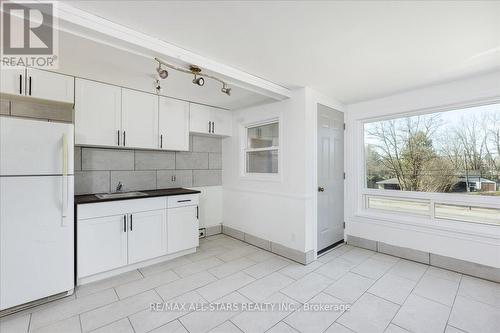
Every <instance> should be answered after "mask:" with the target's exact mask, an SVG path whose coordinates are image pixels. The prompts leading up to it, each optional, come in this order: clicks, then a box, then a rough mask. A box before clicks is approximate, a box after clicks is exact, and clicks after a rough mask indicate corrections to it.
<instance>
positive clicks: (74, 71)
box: [57, 31, 272, 109]
mask: <svg viewBox="0 0 500 333" xmlns="http://www.w3.org/2000/svg"><path fill="white" fill-rule="evenodd" d="M154 56H155V55H154V54H145V53H133V52H129V50H123V49H119V48H116V47H112V46H109V45H107V44H104V43H100V42H96V41H94V40H91V39H87V38H84V37H81V36H77V35H74V34H71V33H68V32H64V31H60V32H59V68H58V70H57V72H60V73H64V74H68V75H73V76H77V77H81V78H88V79H92V80H96V81H101V82H106V83H110V84H115V85H119V86H122V87H127V88H133V89H138V90H143V91H147V92H151V93H155V92H156V90H155V85H154V81H155V79H156V77H157V75H156V71H155V69H156V67H157V66H158V63H157V62H156V61H154V59H153V57H154ZM191 80H192V76H191V75H188V74H184V73H181V72H177V71H174V70H169V76H168V78H167V79H165V80H161V81H160V82H161V87H162V90H161V94H162V95H165V96H169V97H175V98H178V99H183V100H188V101H193V102H197V103H201V104H207V105H212V106H218V107H222V108H227V109H237V108H244V107H247V106H252V105H258V104H263V103H268V102H270V101H272V100H271V99H270V98H268V97H266V96H263V95H261V94H257V93H254V92H252V91H249V90H246V89H243V88H240V87H238V86H235V85H232V84H231V85H230V86H231V88H232V90H231V96H227V95H225V94H223V93H221V91H220V89H221V84H220V83H219V82H216V81H213V80H211V79H207V80H206V83H205V85H204V86H203V87H199V86H197V85H194V84H193V83H192V82H191Z"/></svg>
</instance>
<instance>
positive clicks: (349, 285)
mask: <svg viewBox="0 0 500 333" xmlns="http://www.w3.org/2000/svg"><path fill="white" fill-rule="evenodd" d="M153 302H160V303H161V302H168V303H171V302H180V303H183V302H185V303H188V304H191V303H194V304H207V303H208V302H224V303H228V304H229V303H231V304H232V303H244V304H251V303H252V302H266V303H270V304H291V305H294V306H295V309H299V310H295V311H294V310H293V309H290V308H288V309H283V308H282V309H279V310H276V311H267V312H257V311H240V312H238V311H227V309H226V311H217V312H203V311H190V309H179V310H178V311H170V312H168V311H159V312H154V311H151V310H150V305H151V303H153ZM304 303H309V304H311V303H316V304H319V303H321V304H351V309H350V310H349V311H344V312H343V311H318V312H312V311H301V307H302V306H303V304H304ZM0 332H1V333H11V332H13V333H18V332H23V333H26V332H37V333H41V332H49V333H57V332H64V333H72V332H79V333H81V332H100V333H112V332H122V333H126V332H131V333H134V332H135V333H142V332H154V333H166V332H176V333H186V332H190V333H198V332H212V333H213V332H219V333H232V332H237V333H241V332H247V333H259V332H271V333H279V332H290V333H292V332H293V333H297V332H302V333H315V332H318V333H319V332H327V333H333V332H360V333H361V332H369V333H375V332H391V333H393V332H446V333H454V332H481V333H487V332H500V284H497V283H493V282H489V281H485V280H481V279H477V278H473V277H470V276H466V275H462V274H458V273H455V272H451V271H447V270H443V269H439V268H435V267H430V266H427V265H423V264H419V263H415V262H411V261H407V260H403V259H399V258H396V257H392V256H388V255H383V254H380V253H375V252H372V251H368V250H365V249H361V248H356V247H352V246H348V245H344V246H342V247H340V248H337V249H335V250H333V251H331V252H329V253H327V254H326V255H324V256H322V257H320V258H319V259H318V260H317V261H316V262H314V263H312V264H310V265H308V266H303V265H300V264H297V263H294V262H292V261H289V260H287V259H285V258H282V257H279V256H276V255H274V254H272V253H269V252H266V251H264V250H261V249H258V248H256V247H253V246H251V245H248V244H245V243H243V242H240V241H238V240H236V239H233V238H230V237H227V236H224V235H215V236H212V237H209V238H207V239H203V240H202V241H201V242H200V247H199V249H198V251H197V252H196V253H194V254H190V255H187V256H184V257H181V258H177V259H175V260H172V261H169V262H165V263H161V264H157V265H153V266H149V267H145V268H142V269H139V270H135V271H132V272H129V273H125V274H121V275H119V276H116V277H113V278H110V279H107V280H102V281H98V282H95V283H92V284H88V285H85V286H82V287H80V288H78V289H77V290H76V293H75V294H74V295H72V296H70V297H67V298H64V299H61V300H58V301H55V302H52V303H49V304H45V305H41V306H39V307H37V308H34V309H31V310H26V311H24V312H21V313H18V314H14V315H11V316H7V317H4V318H2V319H0Z"/></svg>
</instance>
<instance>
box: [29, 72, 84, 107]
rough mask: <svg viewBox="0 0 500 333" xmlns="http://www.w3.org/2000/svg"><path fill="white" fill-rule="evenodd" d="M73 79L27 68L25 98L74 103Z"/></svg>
mask: <svg viewBox="0 0 500 333" xmlns="http://www.w3.org/2000/svg"><path fill="white" fill-rule="evenodd" d="M74 85H75V79H74V77H72V76H68V75H63V74H57V73H52V72H47V71H43V70H39V69H34V68H28V69H27V75H26V89H25V90H26V96H31V97H35V98H40V99H46V100H51V101H57V102H64V103H71V104H73V103H74Z"/></svg>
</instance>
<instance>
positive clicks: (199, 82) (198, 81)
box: [193, 74, 205, 87]
mask: <svg viewBox="0 0 500 333" xmlns="http://www.w3.org/2000/svg"><path fill="white" fill-rule="evenodd" d="M193 83H194V84H197V85H199V86H200V87H203V85H204V84H205V79H204V78H203V77H202V76H200V77H197V76H196V74H195V75H194V79H193Z"/></svg>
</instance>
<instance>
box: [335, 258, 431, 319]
mask: <svg viewBox="0 0 500 333" xmlns="http://www.w3.org/2000/svg"><path fill="white" fill-rule="evenodd" d="M397 262H399V260H398V261H397ZM397 262H396V263H397ZM396 263H395V264H394V265H393V266H391V268H392V267H394V266H395V265H396ZM351 270H352V269H350V270H349V271H348V272H347V273H353V274H356V273H354V272H351ZM389 270H390V269H389ZM389 270H388V271H387V272H385V273H384V275H382V276H380V277H379V278H378V279H375V281H374V282H373V283H372V284H371V285H370V287H368V289H366V290H365V292H363V294H361V296H359V297H358V298H357V299H356V300H355V301H354V302H353V303H352V304H351V308H352V307H354V304H356V302H358V301H359V300H360V299H361V297H363V295H365V294H370V295H372V296H375V297H379V298H381V299H383V300H385V301H388V302H390V303H392V304H395V305H397V306H398V307H399V308H401V305H399V304H397V303H394V302H393V301H389V300H387V299H385V298H383V297H380V296H377V295H375V294H372V293H370V292H369V290H370V288H371V287H373V285H375V283H377V281H378V280H380V279H382V278H383V277H384V276H386V274H387V273H388V272H389ZM347 273H345V274H343V275H342V277H343V276H345V275H346V274H347ZM357 275H359V274H357ZM422 275H423V274H422ZM359 276H362V275H359ZM342 277H340V278H339V279H338V280H340V279H341V278H342ZM338 280H337V281H338ZM398 311H399V309H398ZM345 313H346V311H344V313H342V314H341V315H340V316H339V317H338V318H337V319H335V321H334V322H333V323H338V324H340V325H342V324H341V323H340V322H338V320H339V319H340V318H342V316H343V315H344V314H345ZM391 322H392V319H391ZM391 322H389V325H390V323H391ZM333 323H332V325H333ZM330 326H331V325H330ZM342 326H344V327H347V326H345V325H342ZM347 328H348V329H350V328H349V327H347Z"/></svg>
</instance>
